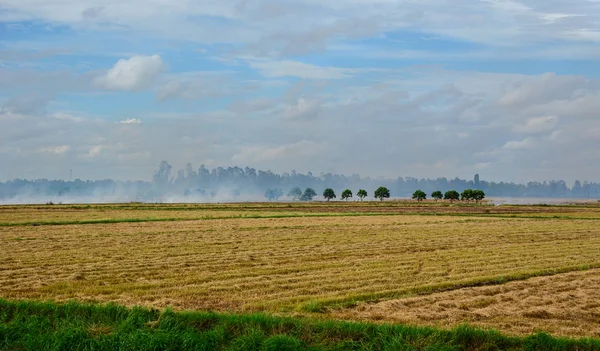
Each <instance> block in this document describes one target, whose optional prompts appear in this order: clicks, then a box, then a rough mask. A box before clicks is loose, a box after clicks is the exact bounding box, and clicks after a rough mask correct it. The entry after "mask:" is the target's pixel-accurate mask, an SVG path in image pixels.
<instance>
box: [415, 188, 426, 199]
mask: <svg viewBox="0 0 600 351" xmlns="http://www.w3.org/2000/svg"><path fill="white" fill-rule="evenodd" d="M412 198H413V199H415V200H417V201H419V202H420V201H423V200H425V199H426V198H427V194H425V192H424V191H423V190H420V189H419V190H417V191H415V192H414V193H413V196H412Z"/></svg>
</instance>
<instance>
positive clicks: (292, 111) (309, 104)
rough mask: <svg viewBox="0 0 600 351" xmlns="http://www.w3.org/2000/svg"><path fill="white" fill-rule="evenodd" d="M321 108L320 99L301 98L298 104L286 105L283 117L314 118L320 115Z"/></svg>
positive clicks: (294, 118) (293, 118)
mask: <svg viewBox="0 0 600 351" xmlns="http://www.w3.org/2000/svg"><path fill="white" fill-rule="evenodd" d="M320 109H321V105H320V104H319V101H317V100H306V99H303V98H299V99H298V102H297V103H296V104H294V105H288V106H286V107H285V110H284V111H283V117H284V118H285V119H288V120H313V119H315V118H317V117H318V115H319V111H320Z"/></svg>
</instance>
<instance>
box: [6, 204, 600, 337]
mask: <svg viewBox="0 0 600 351" xmlns="http://www.w3.org/2000/svg"><path fill="white" fill-rule="evenodd" d="M599 225H600V206H598V205H597V204H574V205H561V206H558V205H557V206H508V205H507V206H490V205H475V204H469V205H461V204H447V203H435V202H425V203H416V202H400V201H387V202H383V203H379V202H365V203H360V202H350V203H342V202H332V203H311V204H298V203H272V204H271V203H262V204H261V203H256V204H230V205H224V204H211V205H185V204H173V205H165V204H124V205H47V206H2V207H0V247H1V250H0V258H1V260H0V298H6V299H10V300H43V301H46V300H53V301H57V302H62V301H67V300H71V299H75V300H77V301H79V302H94V303H95V302H115V303H118V304H123V305H127V306H133V305H142V306H145V307H155V308H161V309H162V308H165V307H167V306H171V307H173V308H174V309H175V310H216V311H220V312H249V311H251V312H255V311H263V312H267V313H275V314H287V315H302V316H310V317H315V318H325V319H329V318H335V319H345V320H360V321H377V322H381V321H385V322H395V323H407V324H416V325H431V326H437V327H443V328H450V327H455V326H457V325H460V324H462V323H469V324H473V325H476V326H480V327H484V328H493V329H497V330H500V331H503V332H507V333H510V334H520V335H522V334H529V333H532V332H534V331H538V330H543V331H548V332H551V333H552V334H556V335H563V336H588V337H598V336H600V304H598V303H597V302H596V301H598V298H599V297H600V295H598V287H599V286H600V284H599V283H600V281H599V280H598V279H599V277H600V273H598V272H599V271H600V270H598V268H600V227H599Z"/></svg>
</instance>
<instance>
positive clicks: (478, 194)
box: [472, 190, 485, 202]
mask: <svg viewBox="0 0 600 351" xmlns="http://www.w3.org/2000/svg"><path fill="white" fill-rule="evenodd" d="M472 196H473V200H475V202H479V201H481V200H483V199H485V193H484V192H483V190H473V195H472Z"/></svg>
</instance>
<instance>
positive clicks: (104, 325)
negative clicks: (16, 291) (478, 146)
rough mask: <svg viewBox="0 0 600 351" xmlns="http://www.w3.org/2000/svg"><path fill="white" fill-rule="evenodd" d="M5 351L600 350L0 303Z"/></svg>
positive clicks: (533, 341)
mask: <svg viewBox="0 0 600 351" xmlns="http://www.w3.org/2000/svg"><path fill="white" fill-rule="evenodd" d="M0 350H430V351H433V350H573V351H575V350H600V340H596V339H577V340H576V339H563V338H554V337H551V336H549V335H547V334H542V333H539V334H535V335H531V336H529V337H526V338H519V337H510V336H505V335H502V334H500V333H498V332H495V331H484V330H479V329H474V328H470V327H467V326H461V327H458V328H455V329H452V330H439V329H434V328H423V327H410V326H403V325H389V324H367V323H349V322H339V321H318V320H311V319H304V318H291V317H276V316H269V315H264V314H245V315H235V314H217V313H212V312H173V311H171V310H166V311H162V312H161V311H158V310H150V309H145V308H132V309H128V308H125V307H122V306H117V305H113V304H108V305H85V304H79V303H74V302H70V303H66V304H54V303H49V302H48V303H41V302H11V301H7V300H1V299H0Z"/></svg>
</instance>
